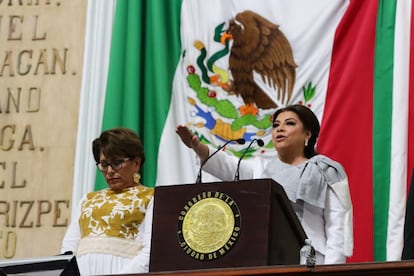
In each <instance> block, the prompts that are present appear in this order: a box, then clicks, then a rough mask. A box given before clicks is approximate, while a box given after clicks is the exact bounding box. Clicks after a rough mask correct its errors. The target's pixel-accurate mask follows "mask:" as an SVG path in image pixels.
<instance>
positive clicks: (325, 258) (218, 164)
mask: <svg viewBox="0 0 414 276" xmlns="http://www.w3.org/2000/svg"><path fill="white" fill-rule="evenodd" d="M319 130H320V126H319V122H318V119H317V117H316V116H315V114H314V113H313V112H312V111H311V110H310V109H309V108H307V107H305V106H303V105H291V106H287V107H284V108H281V109H279V110H277V111H276V112H275V113H274V115H273V129H272V142H273V145H274V147H275V149H276V151H277V158H275V159H273V160H259V161H257V159H256V160H254V161H249V160H246V161H243V162H242V163H241V165H240V179H254V178H273V179H274V180H275V181H276V182H278V183H279V184H280V185H282V186H283V188H284V189H285V191H286V194H287V195H288V198H289V200H290V201H291V203H292V205H293V209H294V210H295V212H296V215H297V216H298V218H299V220H300V222H301V224H302V226H303V228H304V230H305V232H306V234H307V236H308V237H309V238H310V239H311V240H312V245H313V246H314V247H315V250H316V257H317V260H316V262H317V263H318V264H331V263H345V262H346V257H347V256H351V255H352V251H353V222H352V203H351V198H350V192H349V186H348V179H347V176H346V173H345V171H344V169H343V167H342V166H341V165H340V164H339V163H337V162H335V161H333V160H332V159H330V158H328V157H326V156H323V155H321V154H318V153H317V152H316V150H315V144H316V140H317V137H318V135H319ZM176 133H177V134H178V135H179V136H180V138H181V140H182V142H183V143H184V144H185V145H186V146H187V147H189V148H191V149H193V150H194V152H195V153H196V154H197V155H198V157H199V158H200V159H201V161H202V162H203V161H204V160H206V159H207V158H208V156H209V154H211V153H212V152H214V149H212V148H210V147H209V146H207V145H205V144H202V143H201V142H200V140H199V138H198V137H197V136H196V135H194V134H193V132H191V131H190V130H189V129H188V128H187V127H186V126H182V125H179V126H177V129H176ZM237 163H238V158H235V157H234V156H231V155H229V154H227V153H226V152H224V151H219V152H217V154H216V155H215V156H214V157H213V158H210V159H209V160H208V161H207V162H206V163H205V164H204V166H203V170H205V171H206V172H208V173H210V174H212V175H214V176H215V177H217V178H219V179H222V180H225V181H231V180H233V178H234V173H235V171H236V167H237Z"/></svg>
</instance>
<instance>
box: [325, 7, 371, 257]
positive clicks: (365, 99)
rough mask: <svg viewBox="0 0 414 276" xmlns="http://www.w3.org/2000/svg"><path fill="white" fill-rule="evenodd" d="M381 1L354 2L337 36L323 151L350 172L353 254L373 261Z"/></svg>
mask: <svg viewBox="0 0 414 276" xmlns="http://www.w3.org/2000/svg"><path fill="white" fill-rule="evenodd" d="M377 6H378V3H377V1H358V0H351V2H350V4H349V7H348V9H347V11H346V13H345V15H344V17H343V19H342V21H341V22H340V24H339V26H338V29H337V31H336V34H335V40H334V48H333V56H332V63H331V70H330V76H329V83H328V91H327V96H326V105H325V110H324V115H323V119H322V124H321V133H320V138H319V142H318V150H319V152H320V153H322V154H326V155H328V156H330V157H331V158H333V159H334V160H336V161H338V162H340V163H341V164H342V165H343V166H344V167H345V170H346V172H347V174H348V179H349V183H350V189H351V198H352V202H353V209H354V254H353V256H352V257H351V258H350V259H349V262H364V261H372V260H373V207H372V206H373V203H372V202H373V199H372V194H373V192H372V188H373V187H372V129H373V125H372V120H373V116H372V112H373V73H374V45H375V24H376V16H377Z"/></svg>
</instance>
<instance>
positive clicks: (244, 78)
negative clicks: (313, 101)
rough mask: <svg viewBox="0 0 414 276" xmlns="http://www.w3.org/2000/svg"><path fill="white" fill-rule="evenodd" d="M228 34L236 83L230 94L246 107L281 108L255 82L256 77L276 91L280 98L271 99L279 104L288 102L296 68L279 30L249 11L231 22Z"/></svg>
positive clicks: (276, 26) (289, 48)
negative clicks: (240, 99)
mask: <svg viewBox="0 0 414 276" xmlns="http://www.w3.org/2000/svg"><path fill="white" fill-rule="evenodd" d="M228 32H229V33H230V34H231V36H232V39H233V45H232V47H231V50H230V56H229V71H230V72H231V74H232V76H233V80H232V82H231V85H230V87H229V88H228V91H229V92H232V93H234V94H236V95H240V96H241V97H242V98H243V101H244V103H245V104H246V105H247V106H252V105H254V104H255V105H256V106H257V107H259V108H262V109H271V108H276V107H278V104H277V103H276V102H275V101H274V100H272V98H271V97H270V96H269V95H268V94H267V93H266V92H265V91H263V89H262V88H261V87H260V86H259V85H258V84H257V82H256V81H255V76H254V74H257V75H258V76H260V77H261V80H262V81H263V83H265V84H266V85H267V86H268V87H271V88H273V89H275V90H276V91H277V95H272V96H274V97H276V98H277V100H278V101H279V102H282V103H286V102H289V100H290V98H291V96H292V91H293V86H294V83H295V78H296V67H297V65H296V63H295V61H294V58H293V53H292V48H291V47H290V44H289V41H288V40H287V38H286V37H285V35H284V34H283V33H282V32H281V31H280V29H279V26H278V25H276V24H274V23H272V22H270V21H269V20H267V19H266V18H264V17H262V16H261V15H259V14H256V13H254V12H253V11H249V10H247V11H243V12H241V13H238V14H237V15H236V16H235V18H234V19H232V20H230V23H229V30H228ZM275 90H273V91H275ZM251 108H254V107H251Z"/></svg>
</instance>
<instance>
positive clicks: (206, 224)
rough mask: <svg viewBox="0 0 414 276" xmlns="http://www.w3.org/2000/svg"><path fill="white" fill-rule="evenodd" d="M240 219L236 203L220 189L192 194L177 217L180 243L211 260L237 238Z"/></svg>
mask: <svg viewBox="0 0 414 276" xmlns="http://www.w3.org/2000/svg"><path fill="white" fill-rule="evenodd" d="M240 225H241V218H240V212H239V209H238V207H237V204H236V202H235V201H234V200H233V199H232V198H230V197H229V196H228V195H226V194H224V193H222V192H203V193H201V194H198V195H196V196H195V197H193V198H192V199H191V200H190V201H189V202H188V203H187V204H186V205H185V206H184V209H183V210H182V211H181V214H180V216H179V219H178V239H179V243H180V246H181V247H182V248H183V249H184V251H185V252H186V253H187V254H188V255H190V256H191V257H193V258H195V259H198V260H214V259H217V258H220V257H221V256H223V255H224V254H225V253H227V252H228V251H229V250H230V249H231V248H232V246H233V245H234V244H235V242H236V241H237V239H238V236H239V233H240Z"/></svg>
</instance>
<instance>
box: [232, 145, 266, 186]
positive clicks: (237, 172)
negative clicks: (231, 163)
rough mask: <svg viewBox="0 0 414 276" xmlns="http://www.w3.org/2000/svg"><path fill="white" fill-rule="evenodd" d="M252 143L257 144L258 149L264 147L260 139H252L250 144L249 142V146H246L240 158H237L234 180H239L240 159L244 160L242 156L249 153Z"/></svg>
mask: <svg viewBox="0 0 414 276" xmlns="http://www.w3.org/2000/svg"><path fill="white" fill-rule="evenodd" d="M254 142H257V144H258V145H259V146H260V147H263V146H264V142H263V140H262V139H260V138H254V139H253V140H252V141H251V142H250V144H249V145H248V146H247V148H246V149H245V150H244V152H243V154H242V155H241V156H240V158H239V162H238V163H237V169H236V173H235V174H234V180H236V181H237V180H239V178H240V176H239V174H240V162H241V161H242V159H243V158H244V156H245V155H246V153H247V152H248V151H249V149H250V147H251V146H252V145H253V143H254Z"/></svg>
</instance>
